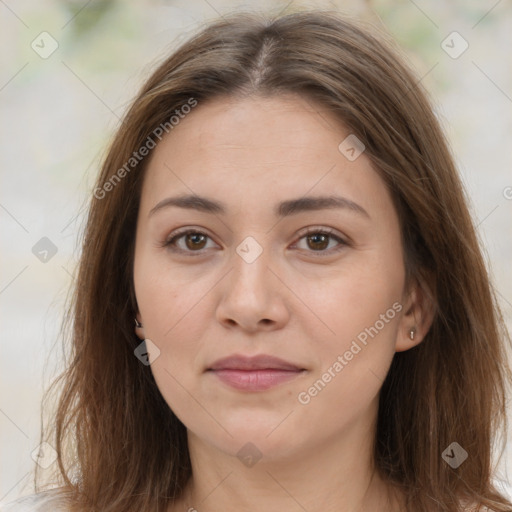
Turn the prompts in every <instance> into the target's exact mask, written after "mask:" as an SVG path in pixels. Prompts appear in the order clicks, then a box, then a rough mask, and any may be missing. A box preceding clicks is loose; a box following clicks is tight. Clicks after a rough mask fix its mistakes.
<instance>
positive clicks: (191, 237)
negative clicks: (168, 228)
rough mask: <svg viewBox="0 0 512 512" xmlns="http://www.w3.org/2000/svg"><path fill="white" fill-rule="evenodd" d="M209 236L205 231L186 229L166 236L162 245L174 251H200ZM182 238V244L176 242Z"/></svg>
mask: <svg viewBox="0 0 512 512" xmlns="http://www.w3.org/2000/svg"><path fill="white" fill-rule="evenodd" d="M208 238H210V237H209V236H208V235H207V234H206V233H203V232H202V231H197V230H195V229H187V230H182V231H178V232H176V233H174V236H171V238H168V239H167V240H166V241H165V242H164V243H163V244H162V246H164V247H167V248H168V249H170V250H172V251H176V252H180V251H181V252H201V251H202V249H205V246H206V241H207V239H208ZM181 239H183V243H184V246H183V244H181V245H180V244H179V243H178V242H179V241H181Z"/></svg>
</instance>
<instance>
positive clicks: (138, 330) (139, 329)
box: [134, 311, 146, 340]
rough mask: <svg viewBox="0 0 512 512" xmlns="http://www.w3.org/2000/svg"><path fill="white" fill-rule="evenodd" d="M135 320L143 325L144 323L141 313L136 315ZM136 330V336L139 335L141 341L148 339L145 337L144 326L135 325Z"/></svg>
mask: <svg viewBox="0 0 512 512" xmlns="http://www.w3.org/2000/svg"><path fill="white" fill-rule="evenodd" d="M134 320H136V321H137V322H138V323H139V324H142V321H141V318H140V313H139V312H138V311H137V313H136V314H135V318H134ZM134 329H135V334H136V335H137V337H138V338H139V339H141V340H144V339H146V337H145V336H144V326H143V325H140V327H138V326H137V323H135V326H134Z"/></svg>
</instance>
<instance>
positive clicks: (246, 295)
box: [134, 95, 431, 512]
mask: <svg viewBox="0 0 512 512" xmlns="http://www.w3.org/2000/svg"><path fill="white" fill-rule="evenodd" d="M349 133H350V132H349V131H348V130H347V129H346V128H345V127H344V126H343V125H342V123H341V122H340V121H339V120H338V119H336V118H335V117H334V116H333V115H332V114H331V113H330V112H329V111H328V110H326V109H325V108H324V107H322V106H320V105H318V104H315V103H312V102H311V101H309V100H306V99H305V98H302V97H299V96H295V95H286V96H276V97H272V98H261V97H251V98H245V99H234V98H222V99H215V100H214V101H212V102H209V103H205V104H199V105H198V106H197V107H196V108H195V109H194V110H193V111H192V112H191V113H190V114H189V115H187V116H186V117H185V119H183V120H182V121H181V122H180V124H179V125H178V126H176V127H175V128H174V129H173V131H172V132H170V133H169V134H168V135H167V136H166V137H165V138H164V139H163V140H162V142H161V143H160V144H159V145H158V146H157V147H156V148H155V149H154V150H153V153H152V155H151V160H150V162H149V166H148V167H147V174H146V175H145V178H144V183H143V190H142V196H141V203H140V211H139V217H138V223H137V234H136V247H135V263H134V282H135V291H136V297H137V303H138V306H139V311H138V312H137V319H138V320H139V322H141V323H142V326H143V327H142V328H137V329H136V333H137V335H138V336H139V337H140V338H141V339H144V338H148V339H150V340H151V341H152V342H153V343H154V344H155V345H156V346H157V347H158V349H159V350H160V354H159V355H158V357H156V359H155V360H154V361H153V362H152V364H151V366H150V368H151V371H152V372H153V375H154V377H155V380H156V383H157V385H158V388H159V390H160V392H161V393H162V396H163V397H164V399H165V400H166V402H167V403H168V405H169V407H171V408H172V410H173V411H174V413H175V414H176V415H177V416H178V418H179V419H180V420H181V421H182V422H183V424H184V425H185V426H186V427H187V432H188V443H189V451H190V456H191V462H192V467H193V477H192V479H191V481H190V483H189V486H188V488H187V490H186V493H185V494H184V496H183V497H182V499H180V500H179V502H177V503H175V504H174V505H171V506H170V508H169V510H170V511H173V510H188V509H189V508H190V507H194V508H195V509H197V510H198V511H199V512H209V511H214V510H235V509H238V510H249V511H256V510H265V511H268V512H274V511H276V512H277V511H297V510H303V509H305V510H308V511H309V512H317V511H322V512H329V511H353V512H355V511H370V510H372V511H373V510H384V511H385V510H399V504H400V497H399V496H398V495H397V496H396V497H393V496H391V495H390V493H389V492H388V491H389V488H388V487H387V485H386V484H385V482H384V481H383V480H382V479H381V478H380V476H379V475H378V473H377V472H375V471H374V466H373V457H372V443H373V439H374V436H375V422H376V414H377V408H378V396H379V391H380V388H381V386H382V383H383V380H384V378H385V376H386V374H387V371H388V369H389V366H390V364H391V360H392V358H393V355H394V353H395V352H396V351H403V350H408V349H410V348H411V347H413V346H415V345H416V344H418V343H420V342H421V340H422V339H423V337H424V335H425V334H426V332H427V330H428V328H429V326H430V323H431V315H429V307H428V304H427V303H426V297H425V294H423V293H422V292H421V289H420V288H419V287H418V286H417V285H415V284H414V283H413V284H411V286H409V287H406V283H405V269H404V264H403V253H402V250H403V248H402V245H401V237H400V227H399V222H398V217H397V214H396V211H395V209H394V207H393V204H392V201H391V196H390V194H389V192H388V190H387V188H386V186H385V185H384V182H383V181H382V179H381V178H380V176H379V175H378V174H377V172H376V171H375V170H374V169H373V168H372V166H371V165H370V161H369V159H368V158H367V156H366V155H365V153H364V152H363V153H362V154H361V155H360V156H359V157H358V158H357V159H356V160H354V161H349V160H348V159H347V158H346V157H345V156H344V154H342V153H341V152H340V150H339V149H338V145H339V144H340V142H341V141H343V140H344V139H345V137H346V136H347V135H349ZM191 193H193V194H197V195H200V196H207V197H209V198H212V199H215V200H217V201H220V202H222V203H225V206H226V210H227V213H226V214H212V213H206V212H200V211H197V210H191V209H184V208H179V207H176V206H170V207H167V208H161V209H159V210H158V211H157V212H155V213H154V214H153V215H149V212H150V211H151V209H152V208H154V207H155V205H157V204H158V203H159V202H160V201H162V200H164V199H166V198H168V197H170V196H176V195H179V194H191ZM332 194H335V195H339V196H343V197H345V198H348V199H350V200H351V201H353V202H355V203H357V204H358V205H360V206H361V207H362V208H364V210H366V212H367V213H368V217H367V216H365V215H363V214H358V213H356V212H354V211H353V210H351V209H348V208H341V209H323V210H318V211H306V212H299V213H296V214H294V215H290V216H288V217H284V218H281V219H279V218H277V217H275V216H274V213H273V208H274V205H275V204H276V203H278V202H280V201H284V200H288V199H295V198H300V197H303V196H307V197H313V196H319V195H332ZM183 227H190V228H191V229H192V228H193V229H195V230H197V231H200V232H201V233H204V234H205V235H207V237H206V238H201V237H200V236H199V239H198V238H197V237H196V238H194V237H193V236H192V237H190V236H189V237H187V236H186V235H185V236H182V237H181V238H180V239H178V240H177V241H175V247H176V249H180V248H181V250H182V251H181V252H173V251H171V249H170V246H167V247H165V246H164V243H165V241H166V240H168V239H169V238H170V237H171V236H172V235H173V233H174V232H175V231H176V230H177V229H178V228H183ZM307 227H312V228H318V229H316V231H314V230H313V233H317V234H318V232H319V231H320V232H321V231H322V230H325V229H331V230H332V231H333V234H334V235H336V236H339V237H340V238H341V239H342V240H344V241H346V242H347V244H340V242H338V241H337V240H336V239H335V238H326V239H320V240H318V238H315V237H314V236H313V240H311V236H310V239H308V236H307V235H306V234H305V233H304V228H307ZM320 234H321V233H320ZM310 235H311V234H310ZM248 236H251V237H253V238H254V239H255V240H256V241H257V243H258V244H259V246H260V247H261V249H262V251H263V252H262V253H261V254H260V255H259V257H257V258H256V259H255V261H253V262H251V263H248V262H247V261H245V260H244V259H243V258H242V257H241V256H240V255H239V254H238V253H237V252H236V248H237V247H238V246H239V245H240V243H241V242H242V241H243V240H244V239H245V238H246V237H248ZM317 237H318V235H317ZM187 240H188V241H187ZM171 247H172V246H171ZM338 247H341V250H339V251H337V252H336V251H335V249H336V248H338ZM315 249H316V250H315ZM187 251H188V252H187ZM194 251H195V252H194ZM198 253H199V255H197V254H198ZM394 303H399V304H400V306H402V308H401V311H400V312H398V313H396V315H395V316H394V318H393V319H391V320H389V321H388V322H386V323H385V326H384V327H383V328H382V329H380V330H379V332H378V334H377V335H375V336H374V337H373V338H369V339H368V343H367V345H366V346H363V348H362V350H360V351H359V352H358V353H357V354H356V355H354V357H353V358H352V359H351V360H350V361H348V362H347V364H346V366H344V367H343V369H342V371H340V372H338V373H336V376H335V377H334V378H331V380H330V382H328V383H327V384H326V385H325V387H324V388H323V389H322V390H321V392H319V393H318V394H317V395H316V396H314V397H311V400H310V401H309V403H307V404H303V403H300V402H299V400H298V396H299V394H300V393H301V392H304V391H307V390H308V389H309V388H310V387H311V386H312V385H313V384H314V383H315V381H317V380H318V379H320V378H321V377H322V375H323V374H324V373H325V372H326V371H327V369H328V368H329V367H331V368H332V366H333V363H334V362H335V361H336V360H337V358H338V356H339V355H343V354H344V353H345V352H346V351H347V350H348V349H349V348H350V346H351V343H352V341H353V340H355V339H356V337H357V335H358V334H360V333H361V332H362V331H364V329H365V328H368V327H370V326H374V325H375V323H376V321H377V320H379V318H381V317H380V315H382V314H384V313H385V312H386V311H387V310H389V309H390V308H392V305H393V304H394ZM413 327H414V328H415V329H416V333H415V336H414V340H411V339H410V336H409V333H410V330H411V328H413ZM359 345H361V344H359ZM235 353H236V354H244V355H256V354H270V355H274V356H277V357H280V358H282V359H285V360H287V361H290V362H292V363H295V364H297V365H299V366H300V367H301V368H304V369H305V370H306V371H304V372H303V373H302V374H301V375H300V376H297V377H296V378H295V379H293V380H291V381H288V382H285V383H281V384H279V385H277V386H275V387H273V388H271V389H269V390H267V391H259V392H246V391H239V390H236V389H233V388H230V387H228V386H227V385H226V384H224V383H223V382H221V381H220V380H219V379H218V378H217V377H216V376H215V375H214V374H212V373H211V372H205V370H206V369H207V368H208V366H209V365H211V364H212V363H213V362H214V361H215V360H217V359H219V358H222V357H226V356H228V355H231V354H235ZM150 354H153V356H156V352H155V351H152V349H151V348H150ZM247 443H252V445H254V446H255V447H256V448H257V450H258V451H259V453H261V459H260V460H259V461H258V462H257V463H256V464H255V465H253V466H252V467H249V466H246V465H245V464H243V463H242V461H241V460H240V459H239V458H238V457H237V452H238V451H239V450H240V449H241V448H242V447H243V446H244V445H246V444H247ZM252 445H251V446H252ZM252 450H254V448H252ZM388 498H389V499H388ZM301 507H303V508H301Z"/></svg>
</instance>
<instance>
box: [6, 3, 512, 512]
mask: <svg viewBox="0 0 512 512" xmlns="http://www.w3.org/2000/svg"><path fill="white" fill-rule="evenodd" d="M71 308H72V309H71V311H70V318H71V320H72V322H73V331H72V341H73V345H72V346H73V355H72V357H73V359H72V362H71V364H70V366H69V368H68V370H67V371H66V372H65V374H64V375H63V376H62V379H61V381H59V382H61V383H62V384H63V388H62V391H61V395H60V401H59V404H58V410H57V414H56V417H55V424H54V425H53V429H52V430H51V431H49V432H48V433H46V435H45V437H44V440H48V442H49V443H50V444H52V445H53V446H55V448H56V450H57V453H58V466H59V474H57V475H55V480H54V483H57V482H58V485H59V486H60V487H58V488H56V489H52V490H51V491H44V492H40V493H39V494H37V495H35V496H32V497H30V498H29V499H30V500H32V502H33V505H32V508H29V509H30V510H36V509H37V508H36V507H37V503H38V502H40V503H46V504H48V503H49V504H50V506H51V507H53V508H52V510H59V509H62V510H77V511H78V510H80V511H92V510H101V511H131V510H133V511H146V510H147V511H149V510H155V511H168V512H174V511H178V510H189V511H192V510H198V511H200V512H202V511H205V512H208V511H213V510H234V509H235V507H236V509H239V510H240V509H241V510H262V509H263V510H269V511H270V510H271V511H274V510H275V511H277V510H279V511H283V510H301V509H302V510H307V511H311V512H313V511H317V510H322V511H326V510H329V511H330V510H336V511H340V510H341V511H356V510H357V511H370V510H371V511H374V510H379V511H386V512H387V511H393V512H395V511H434V510H435V511H447V512H448V511H450V512H452V511H453V512H455V511H459V510H495V511H509V510H512V504H511V503H510V501H508V500H507V498H506V497H505V496H503V495H501V494H500V492H499V491H498V490H497V489H496V488H495V487H494V485H493V479H492V476H493V475H492V464H491V462H492V461H491V455H492V447H493V442H494V440H495V437H496V433H497V432H498V430H497V429H498V428H499V427H500V426H502V424H503V423H504V422H503V420H505V403H506V399H505V391H506V385H507V383H508V382H510V370H509V367H508V366H507V362H506V358H505V345H504V344H505V342H508V341H509V338H508V337H507V334H506V330H505V328H504V326H503V322H502V319H501V315H500V312H499V308H498V306H497V303H496V300H495V297H494V295H493V293H492V290H491V286H490V283H489V278H488V275H487V271H486V268H485V265H484V262H483V258H482V255H481V251H480V248H479V245H478V242H477V238H476V235H475V227H474V224H473V223H472V220H471V218H470V215H469V213H468V208H467V204H466V199H465V196H464V192H463V189H462V186H461V182H460V180H459V177H458V175H457V172H456V169H455V167H454V163H453V160H452V157H451V155H450V153H449V150H448V147H447V144H446V141H445V139H444V136H443V134H442V132H441V129H440V127H439V124H438V122H437V120H436V118H435V116H434V114H433V112H432V108H431V106H430V104H429V102H428V100H427V98H426V94H425V92H424V91H422V89H421V86H420V85H419V84H418V83H417V79H416V78H415V77H414V75H413V74H412V73H411V71H409V70H408V68H407V67H406V66H405V65H404V63H403V62H402V60H401V58H400V57H399V56H398V54H397V52H396V49H395V48H394V47H393V46H392V45H391V44H390V43H389V42H388V41H386V40H385V39H383V38H382V37H377V36H375V35H373V34H371V33H370V31H369V30H368V29H365V28H363V27H360V26H358V25H357V24H356V23H354V22H353V21H347V20H345V19H343V18H341V17H340V16H338V15H335V14H332V13H322V12H312V11H310V12H302V13H298V14H291V15H286V16H281V17H278V18H276V19H274V20H270V21H267V20H266V19H265V18H263V17H260V16H257V15H249V14H238V15H235V16H231V17H228V18H225V19H223V20H220V21H218V22H216V23H214V24H212V25H210V26H209V27H206V28H205V29H204V30H202V31H201V32H200V33H199V34H198V35H196V36H195V37H194V38H193V39H191V40H190V41H188V42H187V43H185V44H184V45H183V46H182V47H181V48H179V49H178V50H177V51H176V52H175V53H174V54H173V55H171V56H170V57H169V58H168V59H167V60H166V61H165V62H164V63H163V64H161V65H160V67H159V68H158V69H157V70H156V71H155V72H154V74H153V75H152V76H151V77H150V78H149V80H148V81H147V83H146V84H145V85H144V87H143V88H142V90H141V92H140V93H139V95H138V97H137V98H136V99H135V101H134V103H133V105H132V107H131V108H130V110H129V111H128V113H127V115H126V117H125V119H124V122H123V124H122V126H121V127H120V129H119V131H118V133H117V135H116V137H115V139H114V141H113V143H112V145H111V148H110V151H109V152H108V155H107V157H106V159H105V162H104V165H103V168H102V171H101V174H100V176H99V178H98V181H97V184H96V187H95V189H94V193H93V198H92V200H91V204H90V211H89V217H88V224H87V229H86V233H85V237H84V243H83V252H82V257H81V263H80V269H79V275H78V279H77V285H76V290H75V295H74V300H73V304H72V306H71ZM52 435H53V437H51V436H52ZM39 490H42V488H39ZM59 500H60V501H59ZM26 503H28V502H26ZM21 506H23V503H22V500H19V501H18V502H17V503H15V504H14V508H13V509H12V510H20V508H16V507H21ZM29 507H30V504H29ZM6 510H9V508H7V509H6Z"/></svg>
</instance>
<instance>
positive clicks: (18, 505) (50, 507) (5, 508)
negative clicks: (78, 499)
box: [0, 489, 69, 512]
mask: <svg viewBox="0 0 512 512" xmlns="http://www.w3.org/2000/svg"><path fill="white" fill-rule="evenodd" d="M67 503H69V502H68V498H67V497H66V496H65V494H64V493H62V492H60V489H50V490H46V491H42V492H39V493H35V494H29V495H28V496H22V497H21V498H17V499H15V500H13V501H9V502H7V503H5V504H2V505H0V512H67V511H68V506H67Z"/></svg>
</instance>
